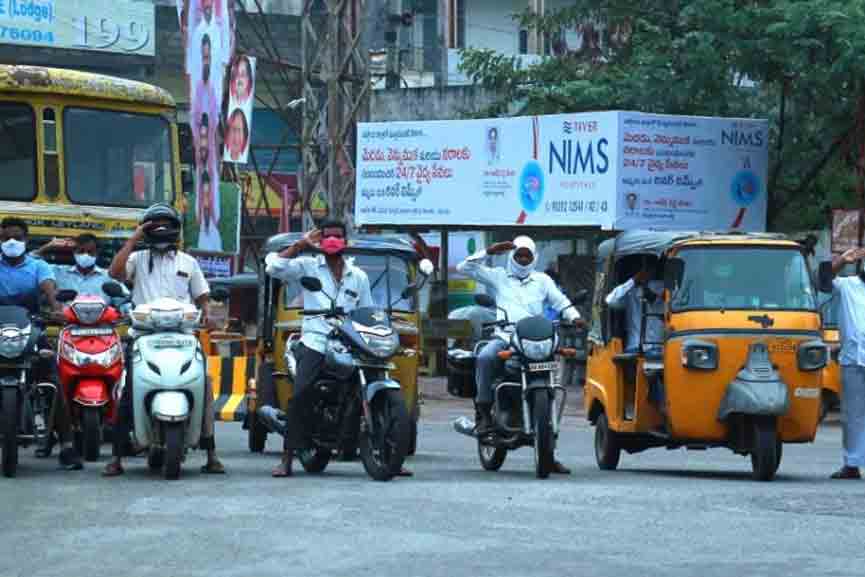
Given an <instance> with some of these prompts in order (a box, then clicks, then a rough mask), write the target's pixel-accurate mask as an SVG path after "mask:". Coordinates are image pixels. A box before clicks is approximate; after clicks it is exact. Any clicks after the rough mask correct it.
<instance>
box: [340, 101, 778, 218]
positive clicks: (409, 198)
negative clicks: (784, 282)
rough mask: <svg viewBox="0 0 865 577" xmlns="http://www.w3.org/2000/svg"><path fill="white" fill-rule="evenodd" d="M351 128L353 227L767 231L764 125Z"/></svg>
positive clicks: (516, 121) (660, 120) (608, 121)
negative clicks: (355, 137) (354, 140)
mask: <svg viewBox="0 0 865 577" xmlns="http://www.w3.org/2000/svg"><path fill="white" fill-rule="evenodd" d="M358 128H359V130H358V133H359V142H358V163H357V188H356V191H357V192H356V197H355V213H356V214H355V218H356V221H357V222H358V223H359V224H361V225H406V224H408V225H427V226H468V227H482V226H505V225H530V226H591V227H600V228H602V229H606V230H611V229H624V228H655V229H703V230H730V229H738V230H749V231H754V230H756V231H761V230H764V229H765V220H766V218H765V217H766V190H765V182H766V172H767V164H768V123H767V122H766V121H763V120H748V119H723V118H703V117H682V116H668V115H650V114H641V113H632V112H618V111H611V112H594V113H583V114H562V115H550V116H536V117H518V118H501V119H479V120H456V121H434V122H390V123H361V124H360V125H359V127H358Z"/></svg>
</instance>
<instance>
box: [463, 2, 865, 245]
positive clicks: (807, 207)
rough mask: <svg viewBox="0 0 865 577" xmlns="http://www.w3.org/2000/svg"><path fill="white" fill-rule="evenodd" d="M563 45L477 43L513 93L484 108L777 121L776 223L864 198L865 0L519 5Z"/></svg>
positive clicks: (493, 80)
mask: <svg viewBox="0 0 865 577" xmlns="http://www.w3.org/2000/svg"><path fill="white" fill-rule="evenodd" d="M515 17H516V18H519V19H520V20H521V21H522V25H523V26H526V27H528V28H530V29H533V30H536V31H538V32H539V33H540V34H542V35H545V36H546V37H548V38H556V39H559V38H562V37H563V36H562V31H564V30H573V29H577V30H578V31H579V32H580V35H581V43H580V45H579V46H567V45H566V44H565V43H564V42H563V41H561V40H557V41H555V42H552V55H551V56H550V57H548V58H544V59H543V60H541V61H539V62H537V63H536V64H533V65H530V66H521V65H520V60H519V59H518V58H515V57H509V56H504V55H501V54H496V53H494V52H492V51H489V50H478V49H466V50H464V51H463V53H462V64H461V67H462V69H463V71H464V72H465V73H467V74H468V76H469V77H470V78H471V79H472V80H473V81H475V82H476V83H479V84H483V85H484V86H486V87H488V88H492V89H494V90H496V91H497V94H499V95H500V98H499V100H498V102H496V103H495V104H494V105H493V106H491V107H490V109H489V110H486V111H484V113H485V114H496V115H501V114H515V113H516V114H553V113H562V112H580V111H592V110H611V109H620V110H637V111H642V112H655V113H666V114H688V115H710V116H729V117H760V118H767V119H769V121H770V168H769V213H768V219H769V226H770V228H773V229H792V228H803V227H807V228H811V227H819V226H823V225H824V224H825V222H826V209H827V208H830V207H834V206H856V205H857V204H858V202H857V200H856V198H857V197H856V187H857V184H858V182H859V180H860V179H859V178H858V176H857V173H856V170H857V168H856V167H857V165H859V164H861V160H860V145H861V143H862V140H863V137H865V134H863V133H865V125H863V122H862V118H863V113H865V105H863V102H865V99H863V97H865V0H751V1H745V0H574V2H573V5H572V6H569V7H568V8H565V9H562V10H558V11H555V12H551V13H547V14H544V15H542V16H538V15H535V14H532V13H530V12H526V13H524V14H521V15H516V16H515Z"/></svg>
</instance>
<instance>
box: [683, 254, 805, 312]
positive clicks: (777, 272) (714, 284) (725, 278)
mask: <svg viewBox="0 0 865 577" xmlns="http://www.w3.org/2000/svg"><path fill="white" fill-rule="evenodd" d="M677 256H678V257H679V258H681V259H682V261H684V265H685V267H684V272H683V275H682V281H681V284H680V286H679V289H678V290H677V291H676V293H675V294H674V295H673V298H672V308H673V310H674V311H687V310H700V309H711V310H717V309H738V310H760V309H781V310H808V311H814V310H816V306H817V302H816V297H815V295H814V289H813V286H812V284H811V276H810V275H809V273H808V266H807V263H806V262H805V257H804V256H802V253H801V252H799V251H798V250H795V249H787V248H767V247H760V248H757V247H730V246H720V247H700V248H684V249H683V250H682V251H680V252H679V254H678V255H677Z"/></svg>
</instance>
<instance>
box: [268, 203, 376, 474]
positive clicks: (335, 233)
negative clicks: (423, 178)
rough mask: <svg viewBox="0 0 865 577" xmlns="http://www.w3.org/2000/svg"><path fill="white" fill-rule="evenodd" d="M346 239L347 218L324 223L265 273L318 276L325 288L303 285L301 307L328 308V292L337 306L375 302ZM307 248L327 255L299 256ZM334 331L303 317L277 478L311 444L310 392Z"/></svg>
mask: <svg viewBox="0 0 865 577" xmlns="http://www.w3.org/2000/svg"><path fill="white" fill-rule="evenodd" d="M345 239H346V230H345V225H344V224H343V223H341V222H339V221H333V220H330V221H327V222H324V223H322V225H321V229H320V230H318V229H317V230H311V231H309V232H308V233H307V234H306V235H305V236H304V237H303V238H302V239H300V240H299V241H298V242H296V243H294V244H293V245H291V246H290V247H288V248H287V249H285V250H283V251H282V252H279V253H275V252H274V253H270V254H269V255H267V257H266V258H265V264H266V265H267V274H269V275H271V276H272V277H274V278H277V279H280V280H282V281H286V282H298V281H299V280H300V279H301V278H302V277H305V276H311V277H315V278H318V279H320V280H321V284H322V290H321V291H319V292H310V291H308V290H306V289H302V293H303V308H304V309H306V310H322V309H329V308H330V306H331V301H330V298H328V297H327V296H326V294H327V295H330V296H331V297H334V298H336V306H338V307H342V309H343V310H344V311H346V312H350V311H352V310H354V309H356V308H360V307H369V306H374V303H373V300H372V295H371V294H370V289H369V278H368V277H367V276H366V273H365V272H364V271H363V270H361V269H360V268H358V267H356V266H354V264H352V263H351V262H349V261H348V260H347V259H345V258H344V257H343V254H342V253H343V251H344V250H345V246H346V240H345ZM309 250H319V251H321V252H322V253H323V254H320V255H317V256H301V254H302V253H303V252H304V251H309ZM325 293H326V294H325ZM331 331H332V329H331V327H330V325H329V324H328V323H327V321H326V320H325V319H324V318H323V317H320V316H305V317H304V318H303V327H302V329H301V339H300V345H299V346H298V350H297V351H296V352H295V356H296V358H297V370H296V378H295V382H294V394H293V396H292V400H291V406H290V408H289V413H288V415H287V419H286V425H285V429H284V431H285V436H284V439H283V455H282V462H281V463H280V465H279V466H277V467H276V468H275V469H274V470H273V476H274V477H290V476H292V461H293V459H294V452H295V451H297V450H301V449H304V448H306V447H307V445H308V444H309V439H308V433H307V431H308V430H309V418H310V417H309V412H310V409H311V406H310V405H311V403H312V402H313V401H314V400H315V399H314V398H313V397H312V394H314V392H315V391H314V389H313V387H312V385H313V384H314V383H315V381H316V380H317V379H318V377H319V375H320V374H321V372H322V370H323V369H324V359H325V352H326V350H327V337H328V335H329V334H330V332H331Z"/></svg>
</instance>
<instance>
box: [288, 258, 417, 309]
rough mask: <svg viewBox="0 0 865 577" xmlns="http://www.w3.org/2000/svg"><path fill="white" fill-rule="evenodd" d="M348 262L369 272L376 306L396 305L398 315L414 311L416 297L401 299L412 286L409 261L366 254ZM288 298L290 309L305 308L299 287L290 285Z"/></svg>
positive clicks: (367, 273)
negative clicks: (404, 292)
mask: <svg viewBox="0 0 865 577" xmlns="http://www.w3.org/2000/svg"><path fill="white" fill-rule="evenodd" d="M347 258H348V259H349V260H350V261H352V262H354V265H355V266H357V267H360V268H361V269H362V270H363V271H364V272H366V275H367V277H369V286H370V290H371V292H372V300H373V301H374V302H375V304H376V305H378V306H380V307H381V308H383V309H386V308H387V307H388V305H390V304H393V309H394V310H397V311H405V312H411V311H412V310H414V298H413V297H409V298H408V299H403V298H400V295H401V294H402V291H403V290H405V288H406V287H407V286H408V285H409V283H410V282H411V278H410V276H409V263H408V261H407V260H405V259H402V258H399V257H397V256H393V255H388V254H365V253H360V254H351V255H347ZM285 295H286V306H287V307H288V308H299V307H300V306H301V305H302V304H303V303H302V302H301V299H300V283H290V285H289V286H288V287H287V289H286V291H285Z"/></svg>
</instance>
